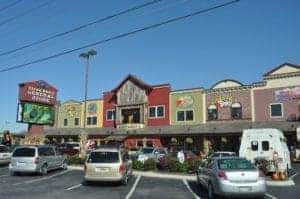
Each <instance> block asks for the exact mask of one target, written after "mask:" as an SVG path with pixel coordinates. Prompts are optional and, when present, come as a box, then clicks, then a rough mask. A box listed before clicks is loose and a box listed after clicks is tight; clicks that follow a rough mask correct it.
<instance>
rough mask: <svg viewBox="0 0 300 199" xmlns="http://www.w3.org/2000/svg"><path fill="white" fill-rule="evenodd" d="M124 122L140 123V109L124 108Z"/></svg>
mask: <svg viewBox="0 0 300 199" xmlns="http://www.w3.org/2000/svg"><path fill="white" fill-rule="evenodd" d="M121 114H122V118H123V119H122V124H133V123H140V109H139V108H133V109H122V112H121Z"/></svg>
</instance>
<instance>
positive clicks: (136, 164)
mask: <svg viewBox="0 0 300 199" xmlns="http://www.w3.org/2000/svg"><path fill="white" fill-rule="evenodd" d="M132 168H133V169H136V170H139V171H143V170H144V164H143V163H142V162H140V161H137V160H134V161H133V162H132Z"/></svg>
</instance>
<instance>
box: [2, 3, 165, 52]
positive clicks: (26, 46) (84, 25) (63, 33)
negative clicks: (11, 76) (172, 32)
mask: <svg viewBox="0 0 300 199" xmlns="http://www.w3.org/2000/svg"><path fill="white" fill-rule="evenodd" d="M161 1H163V0H152V1H150V2H147V3H144V4H142V5H138V6H134V7H131V8H129V9H126V10H123V11H120V12H118V13H116V14H113V15H109V16H106V17H104V18H101V19H97V20H95V21H92V22H89V23H87V24H83V25H80V26H77V27H75V28H72V29H70V30H67V31H65V32H61V33H57V34H55V35H52V36H49V37H46V38H44V39H41V40H38V41H34V42H32V43H28V44H25V45H23V46H20V47H18V48H16V49H13V50H9V51H6V52H3V53H0V56H4V55H8V54H11V53H14V52H17V51H20V50H23V49H25V48H29V47H31V46H34V45H37V44H41V43H44V42H46V41H49V40H52V39H55V38H57V37H62V36H64V35H68V34H70V33H73V32H76V31H79V30H81V29H84V28H87V27H89V26H92V25H94V24H97V23H101V22H104V21H107V20H109V19H112V18H115V17H118V16H121V15H124V14H127V13H129V12H132V11H135V10H138V9H141V8H144V7H147V6H150V5H153V4H156V3H159V2H161ZM0 26H1V23H0Z"/></svg>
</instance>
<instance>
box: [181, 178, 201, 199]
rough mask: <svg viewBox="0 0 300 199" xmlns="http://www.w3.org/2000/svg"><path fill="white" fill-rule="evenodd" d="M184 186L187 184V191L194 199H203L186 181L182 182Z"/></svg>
mask: <svg viewBox="0 0 300 199" xmlns="http://www.w3.org/2000/svg"><path fill="white" fill-rule="evenodd" d="M182 181H183V184H185V186H186V187H187V189H188V190H189V191H190V192H191V194H192V195H193V196H194V198H196V199H201V198H200V197H199V196H198V195H197V194H196V193H195V192H194V191H193V190H192V189H191V187H190V185H189V183H188V182H187V180H186V179H184V180H182Z"/></svg>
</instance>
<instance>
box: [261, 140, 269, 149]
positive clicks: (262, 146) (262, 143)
mask: <svg viewBox="0 0 300 199" xmlns="http://www.w3.org/2000/svg"><path fill="white" fill-rule="evenodd" d="M264 143H268V145H267V146H268V150H266V147H265V146H266V145H264ZM261 149H262V151H269V150H270V142H269V141H268V140H263V141H262V142H261Z"/></svg>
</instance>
